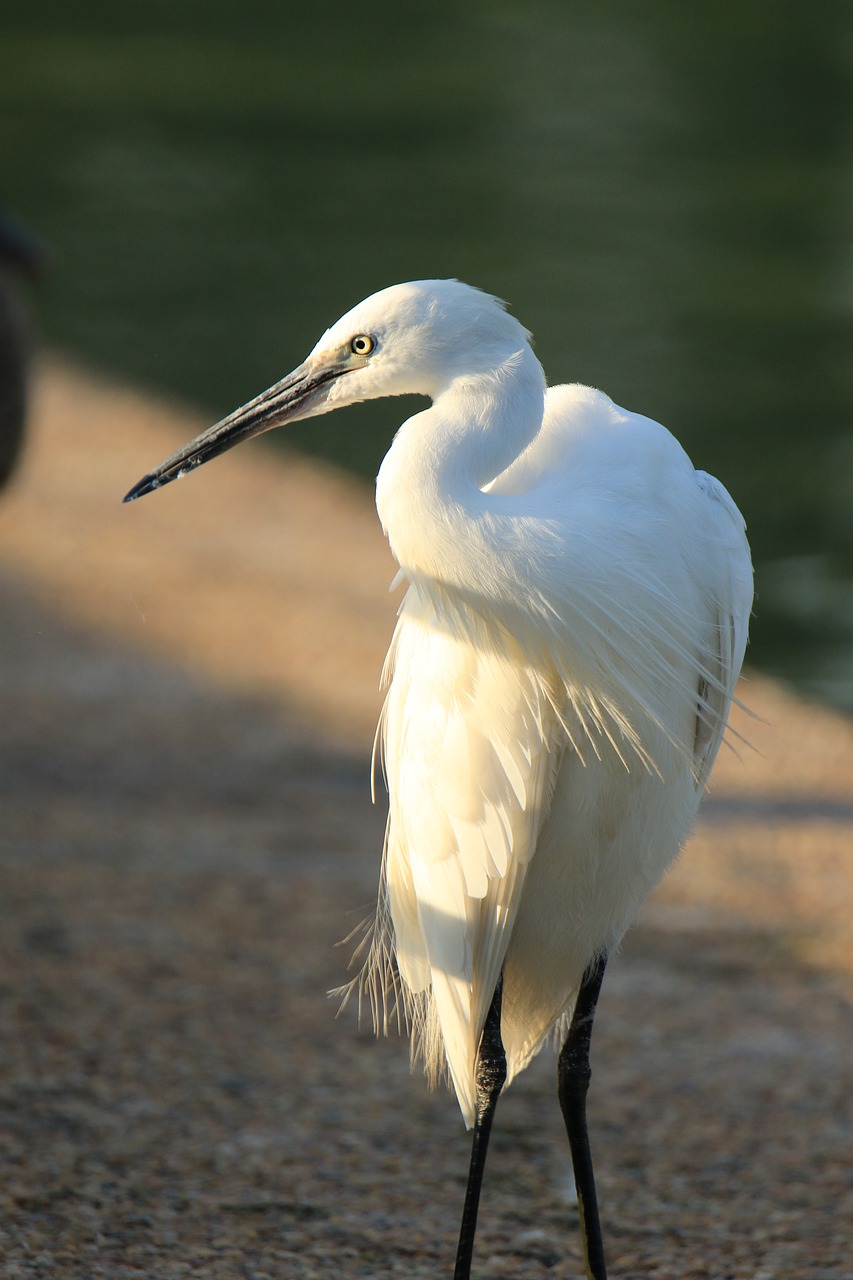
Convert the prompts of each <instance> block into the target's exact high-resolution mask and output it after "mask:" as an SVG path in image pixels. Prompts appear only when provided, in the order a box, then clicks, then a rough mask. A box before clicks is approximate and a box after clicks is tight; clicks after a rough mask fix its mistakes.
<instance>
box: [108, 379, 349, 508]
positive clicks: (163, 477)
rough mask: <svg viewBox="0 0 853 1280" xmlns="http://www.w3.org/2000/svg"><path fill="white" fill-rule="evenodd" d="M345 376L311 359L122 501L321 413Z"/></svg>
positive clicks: (209, 431) (210, 430)
mask: <svg viewBox="0 0 853 1280" xmlns="http://www.w3.org/2000/svg"><path fill="white" fill-rule="evenodd" d="M346 372H348V370H347V367H346V365H337V364H335V365H325V366H323V367H317V366H316V365H315V364H314V362H313V361H311V360H310V359H308V360H306V361H305V363H304V364H301V365H300V366H299V368H298V369H294V371H293V373H290V374H288V375H287V377H286V378H282V380H281V382H277V383H276V384H275V386H273V387H270V388H269V390H268V391H263V392H261V394H260V395H259V396H256V397H255V399H254V400H250V401H249V403H248V404H244V405H243V407H242V408H241V409H236V410H235V411H234V413H230V414H229V415H228V417H227V418H223V419H222V421H221V422H217V423H216V424H215V425H214V426H212V427H208V429H207V431H203V432H202V433H201V435H200V436H196V438H195V440H191V441H190V443H189V444H186V445H184V447H183V449H179V450H178V452H177V453H173V454H172V456H171V457H170V458H167V459H166V460H165V462H161V463H160V465H159V467H155V468H154V470H153V471H149V472H148V474H147V475H145V476H143V477H142V479H141V480H140V481H139V482H138V483H137V484H135V485H134V486H133V488H132V489H131V490H130V491H129V492H128V493H127V494H126V495H125V497H124V501H125V502H133V500H134V499H135V498H141V497H142V496H143V495H144V494H146V493H151V492H152V490H154V489H162V487H163V486H164V485H166V484H170V483H171V482H172V481H173V480H178V479H180V477H181V476H185V475H187V474H188V473H189V472H190V471H194V470H195V469H196V467H200V466H201V465H202V463H203V462H209V461H210V459H211V458H215V457H216V456H217V455H218V454H220V453H225V451H226V450H227V449H231V448H233V447H234V445H235V444H240V442H241V441H242V440H251V438H252V436H259V435H261V433H262V432H264V431H271V430H272V429H273V427H280V426H282V425H283V424H284V423H285V422H297V421H298V420H299V419H300V418H308V417H310V416H311V415H312V414H313V413H316V412H317V411H318V410H320V409H321V406H322V404H323V403H324V401H325V399H326V397H327V395H328V393H329V384H330V383H332V382H333V381H334V380H335V379H336V378H338V377H340V376H342V375H343V374H345V373H346Z"/></svg>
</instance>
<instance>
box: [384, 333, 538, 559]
mask: <svg viewBox="0 0 853 1280" xmlns="http://www.w3.org/2000/svg"><path fill="white" fill-rule="evenodd" d="M544 404H545V375H544V374H543V372H542V366H541V365H540V364H539V361H538V360H537V359H536V357H535V356H534V354H533V352H532V350H531V349H530V348H529V347H527V346H525V347H523V348H521V349H520V350H517V351H515V352H513V353H512V354H511V355H510V356H508V357H507V359H506V360H504V361H503V363H502V364H500V365H499V366H498V367H497V368H496V369H491V370H489V371H488V372H486V373H478V374H475V375H466V376H462V377H458V378H455V379H453V380H452V381H451V382H449V383H448V385H447V386H446V387H444V388H443V389H442V390H441V391H440V392H439V393H438V394H437V395H436V397H435V399H434V401H433V405H432V408H430V409H427V410H426V411H425V412H424V413H419V414H416V415H415V417H413V418H409V419H408V420H407V421H406V422H404V423H403V425H402V426H401V428H400V430H399V431H398V433H397V435H396V436H395V438H394V443H393V444H392V446H391V448H390V450H389V451H388V453H387V455H386V457H385V460H384V462H383V463H382V466H381V468H380V470H379V475H378V477H377V481H376V506H377V510H378V512H379V518H380V520H381V521H382V527H383V528H384V530H385V533H386V534H387V536H388V540H389V542H390V544H391V550H392V551H393V553H394V556H395V558H396V559H397V561H398V563H399V564H400V566H401V567H402V568H403V569H404V570H405V571H406V572H407V573H408V574H410V575H415V576H419V575H422V576H425V577H428V578H435V579H436V580H438V581H441V582H444V583H446V584H453V583H454V581H455V579H456V574H455V573H454V568H455V566H456V564H457V563H458V553H459V552H463V553H464V552H465V549H466V548H467V547H469V545H470V539H471V537H472V536H476V527H477V526H478V525H479V523H480V522H481V520H482V518H483V516H485V515H487V514H488V513H489V511H490V508H491V507H492V506H493V505H494V503H495V500H494V499H492V500H491V501H490V498H489V494H488V493H487V492H484V489H485V487H486V486H487V485H488V484H489V483H490V482H491V481H492V480H494V479H495V477H496V476H498V475H500V473H501V472H502V471H504V470H505V469H506V468H507V467H508V466H509V465H510V464H511V463H512V462H514V461H515V459H516V458H517V457H518V456H519V454H521V453H522V452H523V451H524V449H525V448H526V447H527V446H528V445H529V444H530V443H531V441H532V440H533V439H534V438H535V437H536V435H537V433H538V432H539V430H540V428H541V426H542V417H543V413H544ZM462 559H463V560H464V559H465V556H464V555H463V556H462Z"/></svg>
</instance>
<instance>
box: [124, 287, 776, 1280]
mask: <svg viewBox="0 0 853 1280" xmlns="http://www.w3.org/2000/svg"><path fill="white" fill-rule="evenodd" d="M529 336H530V335H529V334H528V333H527V331H526V330H525V329H524V328H522V326H521V325H520V324H519V323H518V321H517V320H515V319H514V318H513V317H512V316H511V315H509V314H508V312H507V311H506V309H505V308H504V306H503V305H502V304H501V303H500V302H499V301H498V300H497V299H495V298H492V297H490V296H488V295H487V294H484V293H481V292H479V291H478V290H476V289H472V288H470V287H469V286H467V285H464V284H461V283H459V282H457V281H452V280H428V281H420V282H416V283H411V284H402V285H396V286H393V287H391V288H389V289H384V290H382V291H381V292H379V293H376V294H374V295H373V296H372V297H370V298H368V299H366V301H364V302H361V303H359V304H358V305H357V306H356V307H354V308H353V309H352V310H351V311H349V312H348V313H347V314H346V315H345V316H343V318H342V319H340V320H338V321H337V323H336V324H334V325H333V326H332V327H331V328H330V329H329V330H328V331H327V332H326V333H325V334H324V335H323V337H322V338H321V339H320V341H319V342H318V343H317V345H316V346H315V347H314V349H313V351H312V352H311V354H310V355H309V356H308V358H307V359H306V360H305V362H304V363H303V364H301V365H300V366H299V367H298V368H297V369H296V370H295V371H294V372H293V373H291V374H290V375H288V377H286V378H284V379H283V380H282V381H281V382H278V383H276V384H275V385H274V386H273V387H271V388H270V389H269V390H268V391H265V392H264V393H263V394H262V395H260V396H258V397H257V398H256V399H254V400H252V401H250V402H249V403H248V404H247V405H245V406H244V407H243V408H241V409H238V410H237V411H236V412H235V413H233V414H231V415H230V416H229V417H227V418H225V419H224V420H223V421H222V422H220V423H218V424H217V425H215V426H214V427H211V428H210V429H209V430H208V431H206V432H204V433H203V434H202V435H200V436H199V437H198V438H197V439H196V440H194V441H193V442H192V443H190V444H188V445H187V446H186V447H185V448H183V449H181V450H180V451H179V452H178V453H176V454H174V455H173V456H172V457H171V458H169V459H167V461H165V462H164V463H162V465H161V466H159V467H157V468H156V469H155V470H154V471H152V472H151V473H150V474H148V475H146V476H145V477H144V478H143V479H142V480H141V481H140V482H139V483H138V484H137V485H136V486H135V487H134V488H133V489H131V491H130V492H129V493H128V495H127V499H126V500H130V499H133V498H137V497H139V496H140V495H142V494H145V493H148V492H150V491H151V490H153V489H157V488H159V487H160V486H161V485H164V484H167V483H168V482H170V481H171V480H174V479H177V478H178V477H179V476H183V475H185V474H186V473H187V472H189V471H191V470H192V469H193V468H195V467H197V466H199V465H200V464H201V463H203V462H206V461H207V460H208V459H210V458H213V457H215V456H216V455H217V454H219V453H222V452H223V451H224V450H226V449H229V448H230V447H231V446H232V445H234V444H237V443H238V442H239V441H241V440H247V439H249V438H250V437H251V436H255V435H258V434H259V433H260V432H263V431H267V430H269V429H271V428H273V427H277V426H279V425H282V424H283V423H286V422H293V421H297V420H298V419H301V418H307V417H310V416H313V415H317V414H321V413H327V412H329V410H331V409H336V408H338V407H340V406H342V405H347V404H354V403H355V402H357V401H361V400H368V399H373V398H376V397H379V396H389V395H399V394H402V393H406V392H419V393H422V394H424V395H426V396H429V397H430V398H431V400H432V406H431V407H430V408H428V409H426V410H425V411H424V412H421V413H417V414H416V415H415V416H414V417H411V418H409V419H408V421H406V422H404V423H403V425H402V427H401V428H400V430H399V432H398V433H397V435H396V437H395V439H394V442H393V444H392V446H391V449H390V451H389V453H388V454H387V456H386V458H385V460H384V462H383V464H382V467H381V470H380V472H379V476H378V480H377V486H376V502H377V508H378V511H379V516H380V519H381V521H382V524H383V527H384V529H385V532H386V534H387V536H388V539H389V541H390V544H391V549H392V551H393V553H394V555H395V557H396V559H397V561H398V562H399V565H400V576H401V578H402V579H404V580H405V581H406V582H407V583H408V590H407V592H406V595H405V598H404V600H403V603H402V605H401V607H400V614H399V621H398V623H397V627H396V630H395V633H394V637H393V640H392V643H391V648H390V651H389V654H388V659H387V662H386V668H385V674H384V679H385V682H386V684H387V697H386V701H385V706H384V710H383V712H382V717H381V722H380V728H379V738H380V744H381V750H382V757H383V761H384V767H385V772H386V777H387V782H388V788H389V793H390V812H389V819H388V832H387V841H386V846H385V852H384V857H383V862H382V872H381V887H380V893H379V906H378V911H377V917H376V924H375V928H374V931H373V934H372V939H371V943H370V948H369V954H368V957H367V960H366V963H365V966H364V969H363V972H362V976H361V987H362V990H364V991H366V992H367V993H368V994H369V995H370V997H371V999H372V1001H373V1007H374V1016H375V1021H376V1024H377V1027H380V1028H381V1027H382V1026H384V1025H385V1024H386V1022H387V1019H388V1017H389V1014H390V1011H391V1009H392V1007H393V1006H394V1004H395V1003H399V1004H400V1005H401V1006H402V1010H403V1013H404V1015H405V1018H406V1021H407V1023H408V1026H409V1027H410V1029H411V1033H412V1044H413V1052H414V1053H415V1054H417V1055H420V1056H421V1057H422V1058H423V1059H424V1062H425V1065H426V1070H427V1072H428V1073H429V1075H430V1076H432V1077H437V1076H439V1075H441V1074H442V1072H443V1071H444V1070H445V1068H446V1071H447V1072H448V1074H449V1077H450V1080H451V1081H452V1085H453V1088H454V1089H455V1091H456V1096H457V1098H458V1100H459V1105H460V1107H461V1109H462V1114H463V1116H464V1118H465V1121H466V1124H467V1125H468V1126H469V1128H470V1127H473V1130H474V1138H473V1150H472V1157H471V1167H470V1172H469V1180H468V1188H467V1192H466V1198H465V1205H464V1210H463V1220H462V1229H461V1233H460V1240H459V1247H458V1252H457V1259H456V1270H455V1278H456V1280H467V1277H468V1276H469V1273H470V1266H471V1257H472V1251H473V1242H474V1231H475V1226H476V1215H477V1207H478V1201H479V1193H480V1183H481V1179H482V1173H483V1167H484V1162H485V1156H486V1147H487V1144H488V1137H489V1132H490V1129H491V1123H492V1117H493V1114H494V1110H495V1105H496V1103H497V1098H498V1096H499V1094H500V1093H501V1090H502V1089H503V1087H504V1085H505V1084H506V1083H508V1082H509V1081H510V1080H512V1078H513V1076H515V1075H516V1073H517V1072H519V1071H520V1070H521V1069H522V1068H523V1067H524V1066H526V1064H527V1063H528V1062H529V1061H530V1059H531V1058H532V1057H533V1055H534V1054H535V1053H537V1052H538V1050H539V1049H540V1048H541V1046H542V1044H543V1042H544V1041H545V1040H546V1039H547V1038H548V1037H549V1035H550V1034H552V1033H556V1036H557V1038H558V1042H559V1043H562V1051H561V1053H560V1056H559V1067H558V1081H559V1090H558V1092H559V1099H560V1103H561V1106H562V1110H563V1114H564V1117H565V1122H566V1127H567V1130H568V1136H569V1142H570V1147H571V1153H572V1161H573V1166H574V1171H575V1180H576V1184H577V1190H578V1199H579V1205H580V1212H581V1224H582V1231H583V1236H584V1248H585V1253H586V1258H587V1273H588V1275H589V1276H591V1277H593V1280H603V1278H604V1276H605V1262H604V1253H603V1247H602V1241H601V1230H600V1226H599V1217H598V1210H597V1206H596V1198H595V1186H594V1181H593V1171H592V1160H591V1156H590V1150H589V1144H588V1140H587V1133H586V1092H587V1087H588V1083H589V1076H590V1072H589V1061H588V1055H589V1042H590V1035H591V1031H592V1021H593V1016H594V1013H595V1006H596V1000H597V997H598V992H599V988H600V986H601V981H602V977H603V974H604V967H605V963H606V959H607V956H608V954H609V953H610V952H612V950H613V948H614V947H616V945H617V944H618V943H619V941H620V939H621V937H622V935H623V934H624V932H625V930H626V929H627V927H628V925H629V924H630V923H631V921H632V919H633V918H634V916H635V915H636V913H637V911H638V909H639V907H640V905H641V904H642V902H643V901H644V899H645V898H646V896H647V894H648V893H649V892H650V890H651V889H652V888H653V887H654V885H655V884H656V883H657V881H658V880H659V878H660V877H661V875H662V874H663V872H664V870H665V869H666V867H667V866H668V865H669V863H670V862H671V861H672V860H673V858H675V856H676V854H677V853H678V851H679V849H680V847H681V846H682V844H683V843H684V841H685V839H686V838H687V836H688V834H689V832H690V829H691V826H692V823H693V821H694V818H695V814H696V810H697V807H698V804H699V800H700V797H701V794H702V792H703V789H704V786H705V783H706V782H707V779H708V775H709V773H710V770H711V767H712V765H713V762H714V758H715V756H716V754H717V750H718V748H719V746H720V743H721V740H722V737H723V732H724V729H725V725H726V720H727V715H728V710H729V705H730V702H731V699H732V696H733V690H734V687H735V682H736V680H737V677H738V673H739V671H740V667H741V662H742V660H743V655H744V649H745V646H746V639H747V625H748V618H749V613H750V608H751V603H752V568H751V564H750V556H749V548H748V545H747V542H746V536H745V531H744V522H743V519H742V517H741V515H740V513H739V512H738V510H737V507H736V506H735V504H734V503H733V501H732V499H731V498H730V497H729V495H728V493H727V492H726V490H725V489H724V488H723V486H722V485H721V484H719V483H718V481H716V480H714V479H713V478H712V477H711V476H709V475H706V474H704V473H703V472H701V471H695V470H694V469H693V466H692V464H691V462H690V460H689V459H688V457H687V455H686V454H685V453H684V451H683V450H682V448H681V447H680V445H679V444H678V443H677V442H676V440H675V439H674V438H673V436H671V435H670V433H669V432H668V431H667V430H666V429H665V428H664V427H662V426H660V425H659V424H658V423H656V422H652V421H651V420H649V419H648V418H644V417H640V416H639V415H637V414H633V413H628V412H626V411H625V410H623V409H620V408H618V407H617V406H616V405H614V404H613V403H612V401H611V400H609V399H608V397H607V396H605V395H603V394H602V393H601V392H599V391H594V390H591V389H590V388H588V387H583V386H559V387H552V388H550V389H546V383H545V377H544V374H543V371H542V368H541V366H540V364H539V362H538V360H537V359H536V357H535V355H534V354H533V350H532V348H531V345H530V342H529Z"/></svg>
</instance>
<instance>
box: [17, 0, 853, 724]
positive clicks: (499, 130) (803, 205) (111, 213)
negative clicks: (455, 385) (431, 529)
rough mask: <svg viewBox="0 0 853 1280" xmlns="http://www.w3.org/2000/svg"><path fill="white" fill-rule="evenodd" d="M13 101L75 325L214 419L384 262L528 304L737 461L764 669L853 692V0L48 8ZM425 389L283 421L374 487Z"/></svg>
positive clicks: (22, 43)
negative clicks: (309, 421) (311, 419)
mask: <svg viewBox="0 0 853 1280" xmlns="http://www.w3.org/2000/svg"><path fill="white" fill-rule="evenodd" d="M0 110H2V119H3V128H2V130H0V175H2V176H0V200H2V202H3V205H4V206H5V207H6V208H7V209H9V210H11V211H12V212H13V213H14V214H15V215H16V217H17V218H19V219H20V220H21V222H22V223H23V224H24V225H25V226H27V227H29V228H30V230H31V231H32V232H34V233H35V235H36V236H37V237H38V238H39V239H40V240H41V241H42V242H43V244H45V245H47V246H48V248H49V253H50V265H49V270H48V272H47V274H46V276H45V277H44V278H43V280H42V282H41V284H40V285H39V286H37V290H36V293H35V296H34V297H33V298H31V304H32V306H33V309H34V310H35V311H36V313H37V323H38V329H39V331H40V334H41V338H42V340H43V342H44V343H45V344H46V345H48V346H49V347H51V348H53V349H54V350H57V351H59V352H60V353H63V354H65V355H68V356H71V357H72V358H74V359H75V360H78V361H80V362H82V363H84V364H85V365H86V366H88V367H90V368H94V369H95V370H101V371H104V372H108V373H110V374H112V375H117V376H119V377H120V378H122V379H123V380H126V381H128V382H131V383H132V384H134V385H136V386H137V387H142V388H146V387H147V388H151V389H155V390H157V391H165V392H168V393H172V394H177V395H179V396H180V397H183V398H184V399H186V400H187V401H189V402H191V403H192V404H193V405H196V406H198V407H199V408H200V409H201V410H202V411H203V412H204V413H205V414H206V415H207V416H208V417H210V418H211V419H213V418H216V417H218V416H220V415H221V414H223V413H225V412H226V411H228V410H229V409H231V408H233V407H234V406H235V405H237V404H238V403H241V402H243V401H244V400H246V399H247V398H249V397H250V396H251V395H253V394H255V393H256V392H257V391H259V390H261V389H262V388H264V387H266V386H267V385H268V384H269V383H271V382H272V381H274V380H275V379H277V378H278V377H280V376H281V375H282V374H283V373H284V372H286V371H287V370H289V369H290V368H291V367H292V366H293V365H294V364H296V363H297V362H298V361H299V360H301V359H302V357H303V356H304V354H305V353H306V352H307V350H308V349H309V348H310V346H312V345H313V343H314V341H315V340H316V338H317V337H318V336H319V334H320V333H321V332H322V331H323V329H325V328H326V326H327V325H328V324H330V323H331V322H332V321H333V320H334V319H335V318H336V317H337V316H338V315H339V314H340V313H342V312H343V311H344V310H346V309H347V308H349V307H350V306H351V305H352V304H353V303H354V302H356V301H357V300H358V299H359V298H360V297H362V296H364V295H366V294H368V293H371V292H373V291H374V290H376V289H378V288H380V287H382V286H384V285H386V284H389V283H393V282H395V281H398V280H404V279H409V278H417V277H426V276H433V275H441V276H457V277H459V278H461V279H464V280H466V281H468V282H470V283H472V284H477V285H479V286H481V287H483V288H485V289H487V290H488V291H490V292H493V293H496V294H499V295H501V296H502V297H504V298H506V299H508V300H509V302H510V303H511V306H512V308H513V310H514V311H515V313H516V314H517V315H518V316H519V317H520V318H521V320H522V321H523V322H524V323H525V324H526V325H528V327H530V328H531V329H532V330H533V332H534V334H535V338H536V344H537V350H538V354H539V356H540V358H541V360H542V362H543V364H544V366H545V369H546V371H547V373H548V376H549V380H550V381H551V382H560V381H575V380H577V381H583V382H589V383H592V384H594V385H596V386H599V387H602V388H603V389H604V390H606V391H607V392H608V393H609V394H610V395H612V397H613V398H614V399H615V400H616V401H617V402H620V403H622V404H624V405H626V406H628V407H630V408H631V409H634V410H637V411H640V412H643V413H647V414H649V415H651V416H653V417H655V418H658V419H659V420H661V421H662V422H664V423H665V424H667V425H668V426H669V427H670V428H671V429H672V430H673V431H674V432H675V433H676V434H677V435H678V437H679V438H680V439H681V440H682V442H683V443H684V445H685V447H686V448H687V450H688V452H689V453H690V454H691V456H692V458H693V460H694V462H695V464H696V465H697V466H699V467H702V468H704V469H707V470H709V471H711V472H713V473H714V474H716V475H717V476H719V477H720V478H721V479H722V480H723V482H724V483H725V484H726V486H727V487H728V488H729V489H730V491H731V492H732V494H733V495H734V497H735V498H736V500H737V502H738V504H739V505H740V507H741V509H742V510H743V511H744V513H745V515H746V518H747V522H748V525H749V532H750V538H751V542H752V546H753V549H754V555H755V561H756V568H757V575H758V599H757V603H756V617H755V621H754V627H753V646H752V651H751V660H752V662H753V663H754V664H757V665H758V666H760V667H761V668H762V669H763V670H765V671H766V672H769V673H771V674H774V675H777V676H781V677H783V678H785V679H786V680H789V681H793V682H795V683H797V684H798V685H799V686H800V687H801V688H804V689H805V690H807V691H809V692H811V693H813V694H817V695H818V696H820V697H821V698H823V699H825V700H826V701H828V702H831V703H833V704H834V705H836V706H839V707H841V708H843V709H845V710H846V711H847V712H853V361H851V358H850V352H851V339H853V7H851V6H850V5H849V3H847V2H846V0H819V2H818V3H814V4H809V5H806V4H803V3H802V2H801V0H775V2H774V3H773V4H772V5H771V4H769V3H763V2H759V3H754V4H750V5H744V4H742V3H741V2H740V0H737V3H736V2H735V0H718V3H716V4H715V5H713V6H682V5H674V4H671V3H663V2H661V0H657V2H656V0H651V2H647V3H644V4H642V5H638V4H635V3H626V2H625V0H616V2H615V3H612V4H604V5H594V6H592V5H586V4H577V3H566V0H526V3H524V4H518V3H506V2H504V0H470V2H469V3H466V4H464V5H460V4H459V3H458V0H453V2H451V0H431V3H430V4H429V5H419V6H404V5H400V4H399V3H392V0H372V3H371V4H369V5H358V4H353V3H349V4H346V5H344V4H339V3H326V4H323V5H322V6H297V5H294V4H288V3H281V2H280V0H275V2H273V0H243V3H242V4H240V5H239V6H237V5H234V4H232V3H226V2H225V0H168V3H167V2H166V0H149V2H148V3H147V4H145V5H116V4H114V3H113V0H87V3H86V4H84V5H68V4H67V3H64V2H61V0H32V2H31V3H29V4H28V5H25V6H24V5H18V6H12V7H7V10H6V12H5V14H4V17H3V19H2V40H0ZM404 410H405V406H401V405H400V404H399V403H398V402H388V403H385V404H372V405H369V406H360V407H359V408H357V409H353V410H350V411H349V412H348V413H347V414H345V415H340V416H335V417H332V418H328V419H324V420H323V421H322V422H320V423H319V424H316V423H315V424H313V425H308V426H305V427H300V428H297V429H295V430H294V431H292V432H291V433H290V435H289V440H290V441H291V442H292V443H295V444H297V446H298V447H299V448H301V449H304V450H306V451H312V452H316V453H322V454H324V455H326V456H327V457H329V458H331V459H333V460H334V461H336V462H337V463H339V464H340V465H342V466H343V467H345V468H348V469H349V470H351V471H353V472H355V473H357V474H358V475H359V476H362V477H364V478H365V480H366V481H367V480H368V479H369V478H370V477H372V476H373V475H374V474H375V471H376V468H377V466H378V464H379V461H380V459H381V457H382V454H383V452H384V450H385V448H386V447H387V444H388V441H389V439H390V436H391V433H392V432H393V429H394V427H395V426H396V425H397V423H398V422H399V421H400V420H401V416H403V413H404ZM272 446H274V440H270V441H269V447H272ZM153 461H155V459H153V458H146V460H145V463H144V465H147V464H148V463H149V462H153ZM135 478H136V477H135V476H132V475H129V476H128V477H127V479H128V483H129V482H130V481H132V480H133V479H135Z"/></svg>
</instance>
